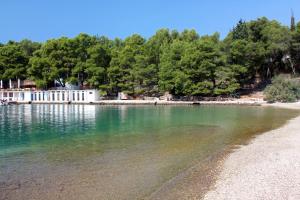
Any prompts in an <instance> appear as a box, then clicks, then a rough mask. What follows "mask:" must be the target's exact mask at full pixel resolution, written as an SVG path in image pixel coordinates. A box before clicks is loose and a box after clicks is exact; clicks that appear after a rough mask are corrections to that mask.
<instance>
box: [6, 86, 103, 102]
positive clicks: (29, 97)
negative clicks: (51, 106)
mask: <svg viewBox="0 0 300 200" xmlns="http://www.w3.org/2000/svg"><path fill="white" fill-rule="evenodd" d="M0 100H6V101H8V102H20V103H22V102H40V103H43V102H44V103H52V102H53V103H68V102H74V103H90V102H95V101H98V100H100V94H99V91H98V90H36V91H35V90H20V89H19V90H0Z"/></svg>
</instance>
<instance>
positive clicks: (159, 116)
mask: <svg viewBox="0 0 300 200" xmlns="http://www.w3.org/2000/svg"><path fill="white" fill-rule="evenodd" d="M297 114H298V111H293V110H285V109H277V108H271V107H268V108H265V107H246V106H243V107H239V106H95V105H19V106H2V107H0V199H41V198H42V199H142V198H145V197H147V196H149V195H150V194H151V193H153V192H155V191H156V190H157V189H158V188H160V187H161V186H162V185H163V184H164V183H166V182H167V181H168V180H170V179H171V178H173V177H174V176H176V175H177V174H178V173H180V172H182V171H184V170H185V169H187V168H189V167H191V166H193V165H194V164H195V163H196V162H202V161H203V162H205V160H206V159H207V158H209V157H210V156H212V155H214V154H216V153H217V152H220V151H222V150H223V149H225V148H227V147H228V146H232V145H236V144H243V143H244V142H245V141H247V140H248V139H249V138H251V137H253V136H254V135H256V134H258V133H262V132H265V131H267V130H270V129H274V128H277V127H279V126H280V125H282V124H283V123H285V122H286V121H287V120H288V119H290V118H292V117H295V116H296V115H297Z"/></svg>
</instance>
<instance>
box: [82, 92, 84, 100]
mask: <svg viewBox="0 0 300 200" xmlns="http://www.w3.org/2000/svg"><path fill="white" fill-rule="evenodd" d="M82 101H84V92H82Z"/></svg>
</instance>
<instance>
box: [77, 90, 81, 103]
mask: <svg viewBox="0 0 300 200" xmlns="http://www.w3.org/2000/svg"><path fill="white" fill-rule="evenodd" d="M77 101H80V97H79V92H77Z"/></svg>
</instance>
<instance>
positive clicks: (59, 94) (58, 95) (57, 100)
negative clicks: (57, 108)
mask: <svg viewBox="0 0 300 200" xmlns="http://www.w3.org/2000/svg"><path fill="white" fill-rule="evenodd" d="M59 96H60V94H59V92H57V99H56V100H57V101H59V99H60V98H59Z"/></svg>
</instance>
